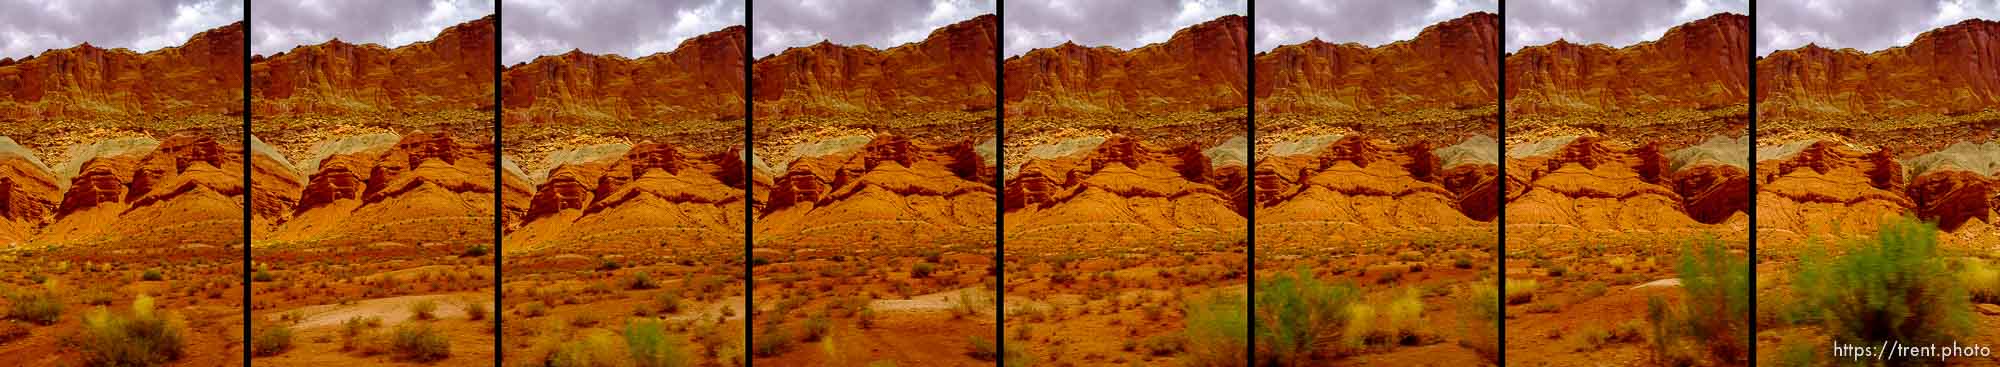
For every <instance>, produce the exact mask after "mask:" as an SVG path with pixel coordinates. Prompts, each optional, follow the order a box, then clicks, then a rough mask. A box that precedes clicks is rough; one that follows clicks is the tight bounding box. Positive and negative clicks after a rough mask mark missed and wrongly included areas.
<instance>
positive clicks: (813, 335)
mask: <svg viewBox="0 0 2000 367" xmlns="http://www.w3.org/2000/svg"><path fill="white" fill-rule="evenodd" d="M804 326H805V328H804V332H801V333H799V336H801V337H803V338H804V339H805V341H809V342H816V341H819V338H820V337H824V336H826V332H827V330H830V329H832V328H833V320H829V319H827V318H826V315H813V316H812V317H808V318H806V323H805V324H804Z"/></svg>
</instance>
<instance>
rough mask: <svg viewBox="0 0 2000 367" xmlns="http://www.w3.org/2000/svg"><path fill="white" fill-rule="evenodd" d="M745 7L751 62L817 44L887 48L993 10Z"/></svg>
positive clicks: (935, 0) (774, 2) (948, 1)
mask: <svg viewBox="0 0 2000 367" xmlns="http://www.w3.org/2000/svg"><path fill="white" fill-rule="evenodd" d="M750 6H751V13H752V14H751V16H753V17H755V18H756V19H751V20H750V22H751V23H750V29H751V30H752V32H754V33H755V34H754V35H753V36H752V39H751V40H750V52H751V56H752V57H753V58H763V57H764V56H768V55H772V54H777V53H780V52H784V51H785V49H787V48H792V47H800V46H810V45H812V44H815V43H819V41H821V40H827V41H833V43H837V44H842V45H868V46H870V47H874V48H878V49H888V48H890V47H896V46H898V45H902V44H905V43H910V42H916V41H922V40H924V37H925V36H929V35H930V34H931V31H932V30H936V29H938V28H940V27H944V26H946V25H950V24H952V23H958V22H962V21H965V20H967V19H972V17H976V16H979V15H982V14H993V12H994V11H995V10H996V9H995V8H994V7H993V1H992V0H844V1H829V0H756V1H752V2H751V3H750Z"/></svg>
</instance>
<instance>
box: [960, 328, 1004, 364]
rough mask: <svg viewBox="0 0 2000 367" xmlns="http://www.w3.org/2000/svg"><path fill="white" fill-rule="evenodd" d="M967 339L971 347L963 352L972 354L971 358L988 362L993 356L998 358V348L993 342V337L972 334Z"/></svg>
mask: <svg viewBox="0 0 2000 367" xmlns="http://www.w3.org/2000/svg"><path fill="white" fill-rule="evenodd" d="M967 339H970V340H969V341H970V342H971V343H972V348H971V350H969V351H966V352H965V354H966V355H969V356H972V359H977V360H981V361H989V362H990V361H993V359H995V358H1000V348H999V347H998V346H996V345H995V344H994V343H993V339H988V338H986V337H982V336H978V335H973V336H971V337H968V338H967Z"/></svg>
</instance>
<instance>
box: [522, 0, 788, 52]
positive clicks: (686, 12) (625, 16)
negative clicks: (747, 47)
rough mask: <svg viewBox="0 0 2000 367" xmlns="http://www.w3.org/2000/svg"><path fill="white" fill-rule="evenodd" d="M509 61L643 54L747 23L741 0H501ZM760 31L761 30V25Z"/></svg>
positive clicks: (668, 48) (669, 49)
mask: <svg viewBox="0 0 2000 367" xmlns="http://www.w3.org/2000/svg"><path fill="white" fill-rule="evenodd" d="M500 6H501V8H502V10H503V12H505V13H506V14H507V19H506V20H505V21H503V22H501V24H500V27H501V28H502V29H501V30H500V38H501V44H502V45H503V47H506V49H505V50H504V51H503V52H501V54H500V58H501V60H502V62H505V63H506V64H507V65H513V64H514V63H517V62H526V61H533V60H534V59H535V57H536V56H545V55H557V54H562V53H564V52H569V50H571V49H581V50H583V51H584V52H589V53H594V54H618V55H623V56H625V57H630V58H639V57H644V56H646V55H652V54H655V53H661V52H667V51H673V50H674V47H677V46H680V44H681V41H684V40H687V39H688V38H692V37H694V36H699V35H703V34H707V33H709V32H715V31H719V30H722V29H723V28H727V27H729V26H735V25H743V0H600V1H567V0H501V1H500ZM759 31H760V32H761V31H762V29H759Z"/></svg>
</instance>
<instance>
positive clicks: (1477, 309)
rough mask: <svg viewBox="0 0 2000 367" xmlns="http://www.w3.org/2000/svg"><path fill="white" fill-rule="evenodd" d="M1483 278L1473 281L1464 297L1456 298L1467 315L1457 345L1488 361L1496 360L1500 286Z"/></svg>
mask: <svg viewBox="0 0 2000 367" xmlns="http://www.w3.org/2000/svg"><path fill="white" fill-rule="evenodd" d="M1496 288H1499V287H1496V286H1494V285H1493V284H1490V283H1487V282H1484V281H1482V282H1479V283H1475V285H1474V286H1472V287H1471V288H1470V289H1469V291H1468V292H1465V298H1463V299H1461V300H1460V301H1459V304H1460V306H1459V307H1461V308H1462V309H1463V310H1462V311H1461V314H1463V315H1467V316H1469V317H1467V320H1466V325H1467V326H1466V327H1465V331H1464V332H1463V333H1462V334H1460V339H1459V341H1458V343H1459V345H1461V346H1465V347H1466V348H1470V349H1472V350H1473V352H1476V353H1479V356H1480V357H1483V358H1486V360H1487V361H1490V362H1496V363H1497V362H1499V360H1500V327H1501V314H1500V307H1501V306H1500V290H1499V289H1496Z"/></svg>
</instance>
